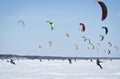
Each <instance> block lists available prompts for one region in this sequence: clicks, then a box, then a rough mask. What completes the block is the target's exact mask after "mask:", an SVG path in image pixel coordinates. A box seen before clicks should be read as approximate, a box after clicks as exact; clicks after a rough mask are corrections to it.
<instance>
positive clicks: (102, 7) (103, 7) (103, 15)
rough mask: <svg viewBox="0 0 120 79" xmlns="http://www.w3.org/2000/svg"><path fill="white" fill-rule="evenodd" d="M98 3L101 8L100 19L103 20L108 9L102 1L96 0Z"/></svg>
mask: <svg viewBox="0 0 120 79" xmlns="http://www.w3.org/2000/svg"><path fill="white" fill-rule="evenodd" d="M97 2H98V4H99V5H100V6H101V9H102V17H101V20H102V21H104V20H105V19H106V17H107V15H108V9H107V6H106V5H105V3H103V2H102V1H97Z"/></svg>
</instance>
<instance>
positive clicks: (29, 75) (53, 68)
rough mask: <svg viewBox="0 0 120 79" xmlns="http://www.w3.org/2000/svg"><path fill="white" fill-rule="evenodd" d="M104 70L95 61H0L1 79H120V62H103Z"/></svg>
mask: <svg viewBox="0 0 120 79" xmlns="http://www.w3.org/2000/svg"><path fill="white" fill-rule="evenodd" d="M103 61H104V63H101V65H102V66H103V69H100V68H99V66H97V65H96V61H95V60H93V62H91V61H90V60H77V61H76V62H75V61H72V64H69V62H68V61H67V60H64V61H62V60H50V61H48V60H42V62H40V60H27V59H26V60H15V63H16V65H13V64H10V63H8V62H7V60H0V79H120V60H112V61H110V60H103Z"/></svg>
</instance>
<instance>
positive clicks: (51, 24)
mask: <svg viewBox="0 0 120 79" xmlns="http://www.w3.org/2000/svg"><path fill="white" fill-rule="evenodd" d="M47 23H49V24H50V27H51V31H52V30H53V29H54V24H53V22H51V21H47Z"/></svg>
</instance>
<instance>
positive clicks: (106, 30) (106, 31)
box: [102, 26, 108, 35]
mask: <svg viewBox="0 0 120 79" xmlns="http://www.w3.org/2000/svg"><path fill="white" fill-rule="evenodd" d="M102 29H105V34H106V35H107V33H108V28H107V27H105V26H103V27H102Z"/></svg>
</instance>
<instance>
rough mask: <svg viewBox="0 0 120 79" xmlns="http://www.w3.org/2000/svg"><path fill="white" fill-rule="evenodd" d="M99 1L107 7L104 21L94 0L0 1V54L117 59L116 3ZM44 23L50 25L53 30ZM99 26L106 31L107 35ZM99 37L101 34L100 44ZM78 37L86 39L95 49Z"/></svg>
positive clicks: (119, 53) (118, 11)
mask: <svg viewBox="0 0 120 79" xmlns="http://www.w3.org/2000/svg"><path fill="white" fill-rule="evenodd" d="M101 1H102V2H104V3H105V4H106V6H107V8H108V16H107V18H106V19H105V20H104V21H101V16H102V10H101V7H100V5H99V4H98V3H95V1H94V0H59V1H57V0H19V1H18V0H0V54H17V55H40V56H77V57H90V56H92V57H94V56H97V57H120V50H119V48H120V37H119V34H120V32H119V29H120V27H119V26H120V23H119V21H120V7H119V3H120V1H119V0H116V1H114V0H101ZM19 20H22V21H23V22H24V23H25V26H23V25H22V23H18V21H19ZM48 20H49V21H51V22H53V23H54V29H53V31H51V28H50V25H49V23H47V22H46V21H48ZM80 23H84V24H85V26H86V30H85V32H81V29H82V28H81V26H80V25H79V24H80ZM103 26H106V27H107V28H108V30H109V31H108V34H107V35H105V31H104V29H102V27H103ZM66 33H69V34H70V36H69V37H66ZM99 35H104V40H103V41H100V39H101V38H100V37H99ZM82 36H85V37H86V38H88V39H90V41H91V43H92V44H94V46H95V49H92V47H91V45H90V44H88V42H87V41H86V42H85V41H84V40H83V38H82ZM49 41H52V46H49V43H48V42H49ZM108 42H111V43H112V46H111V47H110V46H109V44H108ZM97 43H100V46H98V45H97ZM74 44H77V45H78V47H79V49H78V50H76V49H75V46H74ZM39 46H40V48H39ZM114 46H117V47H118V51H117V50H116V48H115V47H114ZM88 48H90V49H88ZM97 48H98V49H99V51H98V50H97ZM108 50H110V51H111V53H110V54H108ZM105 51H106V52H105Z"/></svg>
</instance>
